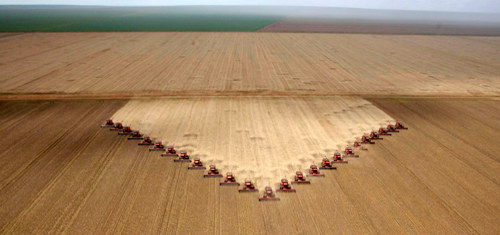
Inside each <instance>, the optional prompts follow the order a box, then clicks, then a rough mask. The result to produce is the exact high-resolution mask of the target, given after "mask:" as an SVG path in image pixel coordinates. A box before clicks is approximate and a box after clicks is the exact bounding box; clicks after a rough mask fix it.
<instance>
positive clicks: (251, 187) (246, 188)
mask: <svg viewBox="0 0 500 235" xmlns="http://www.w3.org/2000/svg"><path fill="white" fill-rule="evenodd" d="M257 191H258V190H257V189H256V188H255V186H254V185H253V183H252V181H251V180H249V179H245V183H244V184H243V188H241V189H239V190H238V192H240V193H241V192H257Z"/></svg>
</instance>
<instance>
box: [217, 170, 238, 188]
mask: <svg viewBox="0 0 500 235" xmlns="http://www.w3.org/2000/svg"><path fill="white" fill-rule="evenodd" d="M219 185H240V183H238V182H236V178H234V176H233V173H232V172H228V173H226V179H224V182H220V183H219Z"/></svg>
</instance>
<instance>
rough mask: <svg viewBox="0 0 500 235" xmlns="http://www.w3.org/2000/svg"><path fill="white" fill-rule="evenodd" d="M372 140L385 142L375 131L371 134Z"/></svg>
mask: <svg viewBox="0 0 500 235" xmlns="http://www.w3.org/2000/svg"><path fill="white" fill-rule="evenodd" d="M370 139H371V140H383V139H384V138H382V137H380V136H379V135H378V134H377V133H375V131H372V132H370Z"/></svg>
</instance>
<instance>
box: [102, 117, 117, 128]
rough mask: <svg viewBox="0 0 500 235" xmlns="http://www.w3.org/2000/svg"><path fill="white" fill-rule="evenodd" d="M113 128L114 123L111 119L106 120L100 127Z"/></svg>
mask: <svg viewBox="0 0 500 235" xmlns="http://www.w3.org/2000/svg"><path fill="white" fill-rule="evenodd" d="M114 126H115V123H114V122H113V120H111V119H106V122H105V123H104V125H101V127H114Z"/></svg>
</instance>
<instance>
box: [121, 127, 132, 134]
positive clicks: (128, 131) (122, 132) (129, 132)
mask: <svg viewBox="0 0 500 235" xmlns="http://www.w3.org/2000/svg"><path fill="white" fill-rule="evenodd" d="M130 134H132V129H130V126H124V127H123V129H122V131H121V132H118V135H130Z"/></svg>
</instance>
